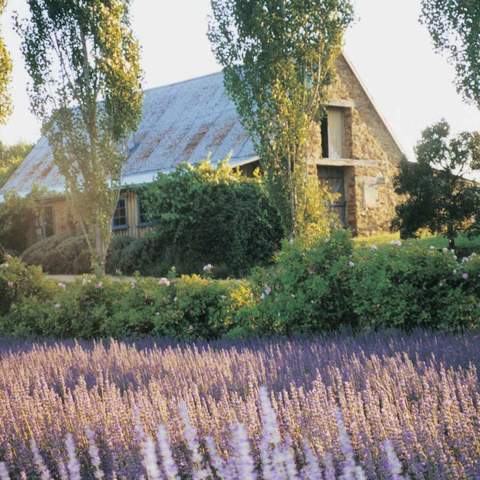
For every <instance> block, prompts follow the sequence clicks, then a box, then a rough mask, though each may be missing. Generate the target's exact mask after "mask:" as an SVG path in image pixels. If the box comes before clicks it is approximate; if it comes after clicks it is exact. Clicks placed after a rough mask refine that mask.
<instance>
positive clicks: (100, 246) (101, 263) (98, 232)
mask: <svg viewBox="0 0 480 480" xmlns="http://www.w3.org/2000/svg"><path fill="white" fill-rule="evenodd" d="M93 268H94V272H95V275H96V277H97V278H101V277H103V276H105V241H104V238H103V236H102V229H101V227H100V225H98V223H97V224H96V225H95V261H94V265H93Z"/></svg>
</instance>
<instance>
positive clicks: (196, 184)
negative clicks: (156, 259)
mask: <svg viewBox="0 0 480 480" xmlns="http://www.w3.org/2000/svg"><path fill="white" fill-rule="evenodd" d="M142 198H143V203H144V205H145V207H146V210H147V217H148V219H149V220H150V221H152V222H153V224H154V225H155V232H156V237H157V238H158V239H159V240H160V244H161V245H164V246H168V251H167V250H166V251H165V256H164V257H163V258H164V263H169V262H170V266H175V268H176V269H177V271H178V272H180V273H196V272H200V271H201V269H202V267H203V266H204V265H206V264H213V265H214V266H215V273H216V275H218V276H229V275H231V276H239V275H242V274H245V273H246V272H248V271H249V270H250V268H251V267H252V266H255V265H259V264H266V263H269V262H270V261H271V259H272V257H273V254H274V252H275V251H276V249H277V248H278V247H279V244H280V240H281V238H282V236H283V231H282V228H281V222H280V216H279V214H278V211H277V210H276V209H275V208H274V207H273V206H272V205H271V204H270V202H269V199H268V196H267V193H266V190H265V188H264V186H263V184H262V182H261V180H260V179H259V178H247V177H244V176H241V175H240V174H239V173H237V172H235V171H234V170H233V169H232V168H231V167H229V166H228V165H227V164H226V163H222V164H221V165H220V166H219V167H218V168H214V167H212V166H211V165H210V164H209V163H208V162H204V163H201V164H200V165H198V166H197V167H192V166H190V165H188V164H182V165H180V166H179V167H178V168H177V169H176V170H175V171H174V172H173V173H170V174H159V175H158V177H157V178H156V180H155V182H153V183H152V184H151V185H150V186H148V187H147V189H146V190H145V191H144V192H143V193H142Z"/></svg>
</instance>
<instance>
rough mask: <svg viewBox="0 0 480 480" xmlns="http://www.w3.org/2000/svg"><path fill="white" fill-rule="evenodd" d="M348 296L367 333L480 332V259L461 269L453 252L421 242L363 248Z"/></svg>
mask: <svg viewBox="0 0 480 480" xmlns="http://www.w3.org/2000/svg"><path fill="white" fill-rule="evenodd" d="M351 262H352V267H351V269H350V271H351V275H350V277H349V291H350V292H351V304H352V309H353V313H354V316H355V317H356V318H357V321H358V324H359V326H360V328H362V329H368V330H369V329H381V328H400V329H404V330H408V331H411V330H413V329H414V328H417V327H422V328H427V329H439V330H444V331H455V332H458V331H463V330H466V329H468V328H473V327H478V318H479V314H480V305H479V298H480V297H479V296H478V294H479V293H480V291H479V290H478V287H477V286H476V283H477V282H476V278H478V275H479V273H480V270H479V268H480V262H479V261H478V256H477V255H476V254H474V255H473V256H472V257H470V258H468V259H465V260H464V261H463V262H462V263H460V264H459V262H458V259H457V257H456V256H455V255H454V254H453V253H452V252H451V251H450V250H448V249H446V248H445V249H443V250H438V249H436V248H434V247H430V248H427V247H425V246H423V245H422V244H419V243H413V242H412V243H407V244H405V245H404V246H401V247H400V246H384V247H381V248H378V249H377V248H375V247H373V248H364V249H358V250H356V251H355V254H354V255H353V257H352V260H351Z"/></svg>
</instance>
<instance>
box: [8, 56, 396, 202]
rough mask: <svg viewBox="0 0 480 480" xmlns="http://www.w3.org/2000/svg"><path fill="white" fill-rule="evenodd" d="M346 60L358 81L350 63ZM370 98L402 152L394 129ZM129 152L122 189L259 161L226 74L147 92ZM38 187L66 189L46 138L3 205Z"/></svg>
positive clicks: (27, 161) (19, 173) (20, 171)
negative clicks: (182, 166)
mask: <svg viewBox="0 0 480 480" xmlns="http://www.w3.org/2000/svg"><path fill="white" fill-rule="evenodd" d="M343 58H344V59H345V60H346V61H347V64H348V65H349V67H350V69H351V70H352V72H353V75H354V76H355V77H356V78H357V79H358V74H357V73H356V72H355V70H354V69H353V66H352V64H351V62H349V61H348V60H347V59H346V58H345V56H344V55H343ZM362 87H363V86H362ZM363 89H364V90H365V88H364V87H363ZM366 93H367V92H366ZM367 96H368V93H367ZM368 98H369V100H370V101H371V103H372V105H373V106H374V108H375V109H376V110H377V113H378V115H379V117H380V119H381V121H382V122H383V123H384V125H385V126H386V128H387V131H388V132H389V134H390V136H391V137H392V139H393V141H394V143H395V144H396V145H397V147H398V149H399V151H401V150H402V149H401V147H400V145H399V142H398V141H397V140H396V138H395V136H394V135H393V132H392V130H391V129H390V128H389V127H388V124H387V122H386V121H385V119H384V118H383V117H382V116H381V113H380V111H379V110H378V108H376V107H375V104H374V102H373V100H372V99H371V97H370V96H368ZM128 147H129V150H130V154H129V157H128V160H127V163H126V165H125V168H124V171H123V175H122V183H123V185H132V184H138V183H144V182H149V181H152V180H153V179H154V178H155V176H156V174H157V173H158V172H169V171H172V170H173V169H174V168H175V167H176V165H178V164H179V163H181V162H189V163H191V164H196V163H198V162H200V161H202V160H204V159H206V158H207V156H208V155H210V156H211V157H210V160H211V162H212V163H214V164H215V163H218V162H220V161H221V160H223V159H224V158H226V157H227V156H229V155H231V158H230V164H231V165H232V166H239V165H244V164H247V163H250V162H252V161H255V160H257V159H258V157H257V155H256V153H255V149H254V146H253V143H252V141H251V139H250V137H249V136H248V134H247V132H246V131H245V130H244V128H243V127H242V125H241V122H240V118H239V116H238V114H237V111H236V108H235V105H234V103H233V102H232V100H231V99H230V98H229V97H228V95H227V93H226V91H225V88H224V84H223V74H222V72H219V73H214V74H212V75H207V76H204V77H199V78H194V79H192V80H187V81H184V82H179V83H174V84H172V85H166V86H162V87H158V88H154V89H151V90H147V91H146V92H145V96H144V104H143V114H142V120H141V123H140V126H139V128H138V130H137V131H136V132H135V133H134V134H133V135H132V136H131V138H130V140H129V143H128ZM34 185H36V186H38V187H40V188H44V189H47V190H49V191H52V192H63V190H64V180H63V178H62V176H61V175H60V174H59V172H58V169H57V168H56V166H55V165H54V163H53V158H52V153H51V150H50V148H49V145H48V142H47V140H46V138H41V139H40V141H39V142H38V143H37V145H36V146H35V147H34V148H33V150H32V151H31V152H30V154H29V155H28V156H27V157H26V159H25V160H24V161H23V163H22V164H21V165H20V166H19V167H18V168H17V170H16V171H15V172H14V173H13V175H12V176H11V177H10V178H9V180H8V181H7V183H6V184H5V185H4V186H3V188H1V189H0V201H1V199H2V197H3V195H4V194H5V193H7V192H10V191H15V192H17V193H19V194H21V195H26V194H28V193H29V192H30V191H31V190H32V188H33V186H34Z"/></svg>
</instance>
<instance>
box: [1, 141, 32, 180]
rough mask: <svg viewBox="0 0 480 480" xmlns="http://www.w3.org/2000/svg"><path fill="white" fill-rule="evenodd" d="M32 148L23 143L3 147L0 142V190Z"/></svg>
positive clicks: (30, 145)
mask: <svg viewBox="0 0 480 480" xmlns="http://www.w3.org/2000/svg"><path fill="white" fill-rule="evenodd" d="M32 148H33V145H32V144H29V143H25V142H19V143H16V144H14V145H5V144H3V143H2V142H0V188H1V187H2V186H3V185H4V184H5V182H6V181H7V180H8V178H9V177H10V175H12V173H13V172H14V171H15V169H16V168H17V167H18V166H19V165H20V164H21V163H22V162H23V160H24V159H25V157H26V156H27V155H28V154H29V153H30V151H31V150H32Z"/></svg>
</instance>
